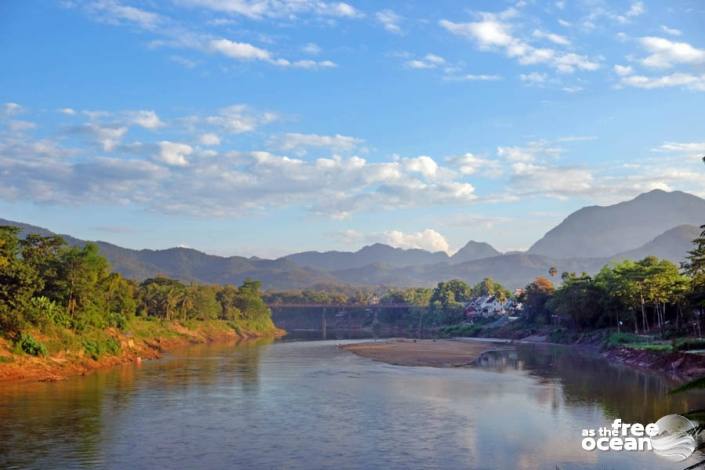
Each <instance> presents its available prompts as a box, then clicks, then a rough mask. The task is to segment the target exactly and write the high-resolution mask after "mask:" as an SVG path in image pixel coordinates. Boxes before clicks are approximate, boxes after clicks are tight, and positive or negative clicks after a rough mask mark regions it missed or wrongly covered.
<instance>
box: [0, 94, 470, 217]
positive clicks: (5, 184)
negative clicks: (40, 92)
mask: <svg viewBox="0 0 705 470" xmlns="http://www.w3.org/2000/svg"><path fill="white" fill-rule="evenodd" d="M245 111H247V112H250V111H251V110H249V109H247V108H243V107H236V108H235V109H226V111H224V112H219V113H218V114H215V115H214V116H210V117H215V118H216V119H215V120H210V119H209V118H208V117H206V118H197V119H195V121H193V122H190V123H189V124H190V125H191V126H194V128H193V129H189V128H187V129H186V131H187V132H186V133H185V134H183V135H182V137H180V138H179V139H178V140H171V139H163V138H162V139H160V140H158V141H156V142H154V143H150V142H145V143H142V142H126V143H121V142H120V139H124V138H125V132H126V128H112V127H107V126H102V125H99V124H97V123H95V122H91V123H88V124H86V125H83V126H76V127H75V128H73V129H72V131H73V132H79V133H83V134H85V135H90V136H91V137H92V138H93V139H94V140H95V142H96V143H98V144H99V145H101V146H102V148H103V150H105V151H111V152H112V153H111V157H110V158H108V157H104V156H96V154H95V152H94V151H93V150H92V149H91V148H90V147H84V148H65V147H63V146H62V145H61V144H60V141H51V140H46V139H44V140H42V139H34V138H33V136H32V135H31V134H24V133H20V132H19V131H17V129H12V128H10V127H9V126H8V123H7V122H6V123H5V124H4V126H5V130H4V131H2V128H0V132H4V133H5V135H4V138H3V139H0V168H2V169H3V171H1V172H0V198H3V199H15V198H17V197H19V195H22V198H23V200H25V201H35V202H48V201H51V202H52V203H55V204H90V203H93V202H99V203H101V204H137V205H139V206H142V207H144V208H147V209H149V210H154V211H159V212H164V213H178V214H191V215H199V216H213V217H225V216H233V215H242V214H246V213H250V212H252V211H259V210H267V209H271V208H277V207H298V208H302V209H304V210H308V211H310V212H312V213H315V214H321V215H324V216H328V217H333V218H345V217H348V216H350V215H352V214H354V213H356V212H359V211H370V210H381V211H383V210H390V209H398V208H411V207H420V206H432V205H437V204H468V203H471V202H473V201H474V200H475V199H476V198H477V196H476V195H475V189H474V187H473V185H472V184H470V183H469V182H467V181H466V180H465V178H464V175H462V174H461V173H460V172H458V171H456V170H455V169H454V168H452V167H444V166H442V165H440V164H438V163H437V162H436V161H435V160H433V159H432V158H431V157H428V156H418V157H408V158H400V157H394V158H393V159H391V160H386V161H376V162H371V161H368V160H366V159H364V158H360V157H358V156H351V157H348V158H344V157H340V156H333V157H327V158H317V159H312V160H308V161H307V160H302V159H298V158H292V157H289V156H285V155H277V154H274V153H270V152H264V151H246V152H237V151H230V152H218V151H216V150H213V149H207V150H205V149H199V148H197V147H194V146H193V145H192V144H191V143H189V142H188V141H187V140H185V137H187V136H189V135H193V138H194V139H196V140H198V141H199V142H200V143H201V144H202V145H205V144H204V142H205V143H215V139H214V136H207V137H204V132H203V131H200V132H198V129H200V128H202V127H203V126H206V127H209V126H217V127H219V128H221V129H222V130H226V129H231V130H233V131H236V132H243V131H245V130H247V129H252V123H250V122H249V121H247V120H245V121H247V122H244V123H243V121H242V116H241V115H242V114H243V112H245ZM234 114H235V115H237V119H235V122H233V115H234ZM99 115H100V116H103V117H104V116H105V115H104V114H101V113H92V116H93V118H94V119H97V116H99ZM113 115H118V113H113ZM255 115H256V116H261V115H260V114H258V113H255ZM177 121H178V120H177ZM194 131H196V132H195V135H194V133H193V132H194ZM8 133H9V134H8ZM170 134H172V131H170ZM205 134H207V132H206V133H205ZM304 136H305V137H303V143H304V144H306V145H311V144H316V145H318V144H325V145H343V146H346V145H348V146H349V145H352V144H353V143H355V144H357V143H358V141H356V140H354V141H351V140H346V139H338V138H335V137H336V136H329V137H331V139H328V140H326V139H323V141H322V142H321V141H320V140H319V139H318V138H319V137H321V136H316V137H314V138H311V136H310V135H308V136H307V135H304ZM299 137H301V136H299ZM338 137H341V136H338ZM300 143H301V142H299V143H297V144H296V145H299V144H300Z"/></svg>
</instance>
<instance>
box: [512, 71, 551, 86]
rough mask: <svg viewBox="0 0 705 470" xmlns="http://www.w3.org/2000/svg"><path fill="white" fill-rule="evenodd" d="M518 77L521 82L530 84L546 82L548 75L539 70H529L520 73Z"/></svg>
mask: <svg viewBox="0 0 705 470" xmlns="http://www.w3.org/2000/svg"><path fill="white" fill-rule="evenodd" d="M519 79H520V80H521V81H522V82H526V83H529V84H532V85H542V84H544V83H546V82H547V81H548V80H549V77H548V75H547V74H545V73H541V72H531V73H522V74H520V75H519Z"/></svg>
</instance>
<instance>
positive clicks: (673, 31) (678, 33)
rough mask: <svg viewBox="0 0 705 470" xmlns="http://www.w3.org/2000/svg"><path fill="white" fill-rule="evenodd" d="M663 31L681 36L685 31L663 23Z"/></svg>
mask: <svg viewBox="0 0 705 470" xmlns="http://www.w3.org/2000/svg"><path fill="white" fill-rule="evenodd" d="M661 31H663V32H664V33H666V34H670V35H671V36H681V35H682V34H683V32H682V31H681V30H680V29H676V28H669V27H668V26H666V25H661Z"/></svg>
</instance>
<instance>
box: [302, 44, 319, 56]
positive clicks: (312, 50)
mask: <svg viewBox="0 0 705 470" xmlns="http://www.w3.org/2000/svg"><path fill="white" fill-rule="evenodd" d="M301 50H302V51H303V52H305V53H306V54H308V55H318V54H320V53H321V52H322V50H321V46H319V45H318V44H316V43H315V42H309V43H307V44H305V45H304V47H302V48H301Z"/></svg>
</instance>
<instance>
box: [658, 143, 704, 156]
mask: <svg viewBox="0 0 705 470" xmlns="http://www.w3.org/2000/svg"><path fill="white" fill-rule="evenodd" d="M654 151H656V152H668V153H674V154H681V155H691V156H692V155H696V156H700V155H704V154H705V142H664V143H663V144H661V145H660V146H658V147H657V148H655V149H654Z"/></svg>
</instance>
